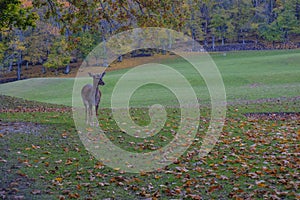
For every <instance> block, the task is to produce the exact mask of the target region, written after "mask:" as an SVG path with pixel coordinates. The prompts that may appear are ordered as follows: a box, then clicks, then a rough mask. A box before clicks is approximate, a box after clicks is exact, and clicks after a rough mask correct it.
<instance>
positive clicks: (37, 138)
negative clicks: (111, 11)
mask: <svg viewBox="0 0 300 200" xmlns="http://www.w3.org/2000/svg"><path fill="white" fill-rule="evenodd" d="M212 57H213V59H214V61H215V62H216V64H217V66H218V67H219V70H220V72H221V74H222V76H223V79H224V84H225V88H226V93H227V97H228V99H227V100H228V107H227V117H226V121H225V125H224V127H223V131H222V133H221V136H220V138H219V140H218V142H217V144H216V145H215V147H214V148H213V150H212V151H211V152H210V153H209V154H208V155H207V156H205V157H203V158H199V156H198V154H199V149H200V148H201V144H202V140H203V138H204V137H205V134H206V131H207V130H208V125H209V122H210V109H209V107H208V106H206V103H207V102H209V94H208V92H207V89H206V87H205V84H204V82H203V80H201V79H200V80H199V79H198V78H197V77H198V76H197V75H195V74H194V71H193V70H192V69H191V68H189V67H188V66H187V64H186V63H184V62H183V61H182V60H180V59H179V60H172V61H165V60H164V61H162V62H161V63H164V64H168V65H171V66H172V67H174V68H175V69H177V70H178V71H180V72H181V73H182V74H184V75H185V77H187V79H188V80H189V82H190V84H191V85H192V86H193V88H194V90H195V91H196V93H197V95H199V96H198V98H200V100H201V101H202V102H204V105H202V104H201V118H200V122H199V125H200V126H199V129H198V130H197V133H196V138H195V140H194V142H193V143H192V145H191V146H190V147H189V148H188V150H187V151H185V152H184V153H183V154H182V155H181V156H179V157H178V159H177V160H176V161H174V162H173V163H172V164H171V165H169V166H167V167H164V168H161V169H159V170H156V171H153V172H144V171H141V172H140V173H137V174H134V173H126V172H124V171H122V170H120V169H118V168H110V167H108V166H105V165H104V164H103V162H100V161H99V160H97V159H95V158H94V157H93V156H92V155H91V154H90V153H89V152H88V151H87V150H86V149H85V147H84V146H83V144H82V142H81V140H80V138H79V135H78V132H77V130H76V127H75V125H74V121H73V119H72V112H71V108H70V107H68V105H71V102H72V87H73V82H74V80H73V79H30V80H25V81H19V82H15V83H9V84H3V85H0V93H1V95H0V101H1V104H0V111H1V112H0V149H1V151H0V168H1V171H0V173H1V176H0V177H1V178H0V198H2V199H299V198H300V193H299V177H300V174H299V167H300V166H299V152H300V151H299V150H300V142H299V141H300V127H299V122H300V97H299V96H300V95H299V94H300V81H299V80H300V79H299V78H300V65H299V63H300V50H293V51H266V52H232V53H227V55H226V56H223V54H213V55H212ZM127 70H128V69H123V70H119V71H112V72H109V73H107V75H106V77H105V82H106V85H105V86H104V87H103V102H102V103H101V110H100V115H99V118H98V120H99V123H100V126H101V128H102V129H103V130H104V131H105V134H106V136H107V138H109V139H110V140H111V141H112V142H113V143H114V144H115V145H116V146H118V147H120V148H122V149H124V150H127V151H130V152H138V153H142V152H151V151H155V150H158V149H160V148H161V147H163V146H165V145H167V144H168V143H169V142H170V141H171V140H172V139H174V137H175V134H176V131H177V130H178V128H179V124H180V110H179V108H178V107H176V105H177V103H176V101H175V97H174V95H172V94H171V93H170V92H169V91H167V90H166V89H165V88H163V87H161V86H158V85H155V84H151V85H146V86H144V87H143V88H139V89H138V90H137V91H136V93H134V95H133V96H132V102H130V104H131V106H132V108H131V109H130V114H131V117H132V119H133V120H134V121H135V122H136V123H137V124H138V125H145V124H148V123H149V116H148V115H147V113H148V109H147V107H145V105H151V104H152V103H157V102H158V103H161V104H163V105H173V106H170V107H168V108H167V109H166V111H167V120H166V122H165V124H164V126H163V128H162V129H161V131H160V132H159V133H158V134H156V135H154V136H151V137H148V138H143V139H142V138H135V137H132V136H129V135H128V134H125V133H124V132H123V131H122V130H120V128H119V127H118V126H117V124H116V122H115V120H114V118H113V117H112V112H111V109H110V108H109V103H110V99H109V98H110V96H109V94H111V92H112V90H113V88H114V85H115V83H116V82H117V80H118V79H119V78H120V77H121V76H122V74H124V73H125V72H126V71H127ZM90 81H91V80H89V79H86V80H82V83H84V82H90ZM153 92H155V95H156V96H158V97H160V98H156V99H153V95H151V94H153ZM3 94H5V95H11V96H17V97H23V98H25V99H29V100H36V101H40V102H43V103H40V102H35V101H27V100H24V99H19V98H15V97H9V96H3ZM149 94H150V95H149ZM48 103H52V104H48ZM57 104H62V105H57ZM66 105H67V106H66ZM174 105H175V106H174ZM90 129H93V128H92V127H88V128H87V131H89V130H90Z"/></svg>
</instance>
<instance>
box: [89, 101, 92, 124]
mask: <svg viewBox="0 0 300 200" xmlns="http://www.w3.org/2000/svg"><path fill="white" fill-rule="evenodd" d="M92 117H93V105H92V104H89V123H90V124H91V123H92Z"/></svg>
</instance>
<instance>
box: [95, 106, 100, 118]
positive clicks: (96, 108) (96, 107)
mask: <svg viewBox="0 0 300 200" xmlns="http://www.w3.org/2000/svg"><path fill="white" fill-rule="evenodd" d="M98 108H99V105H96V106H95V110H96V116H98Z"/></svg>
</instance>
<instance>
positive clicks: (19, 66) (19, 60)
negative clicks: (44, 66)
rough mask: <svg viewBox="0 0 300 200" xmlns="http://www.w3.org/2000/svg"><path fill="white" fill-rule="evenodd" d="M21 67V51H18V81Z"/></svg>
mask: <svg viewBox="0 0 300 200" xmlns="http://www.w3.org/2000/svg"><path fill="white" fill-rule="evenodd" d="M21 67H22V52H19V59H18V69H17V79H18V81H19V80H21Z"/></svg>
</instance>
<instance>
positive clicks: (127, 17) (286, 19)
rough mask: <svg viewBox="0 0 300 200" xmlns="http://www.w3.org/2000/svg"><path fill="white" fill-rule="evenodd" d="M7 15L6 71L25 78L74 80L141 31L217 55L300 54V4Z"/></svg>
mask: <svg viewBox="0 0 300 200" xmlns="http://www.w3.org/2000/svg"><path fill="white" fill-rule="evenodd" d="M0 7H1V14H0V19H1V20H0V21H1V23H0V30H1V32H0V70H1V71H11V70H12V68H13V66H16V65H17V66H18V68H19V70H18V78H20V77H19V76H20V69H21V65H22V64H23V65H25V67H28V65H35V64H42V65H43V66H44V69H43V70H44V72H46V69H47V68H53V69H58V67H63V66H66V70H65V73H68V71H69V68H68V66H69V63H70V62H71V60H72V59H73V60H76V59H84V58H85V56H87V54H88V53H89V52H91V50H92V49H93V48H94V47H95V46H96V45H97V44H99V43H100V42H103V41H106V40H107V38H109V37H110V36H111V35H113V34H116V33H118V32H121V31H124V30H128V29H132V28H137V27H164V28H170V29H174V30H177V31H181V32H183V33H185V34H187V35H189V36H191V37H192V38H193V39H195V40H196V41H199V42H200V44H202V45H203V46H204V47H205V48H206V49H207V50H210V51H214V50H231V49H232V48H234V47H235V46H236V45H238V47H237V49H238V48H241V49H243V45H244V46H245V47H246V46H247V45H248V46H249V44H251V45H250V47H249V48H250V49H251V48H253V49H255V48H257V49H264V48H278V47H279V48H296V47H299V40H298V37H299V36H300V0H184V1H180V0H127V1H125V0H119V1H116V0H81V1H78V0H68V1H67V0H64V1H63V0H32V1H29V0H23V1H22V2H20V1H19V0H0ZM222 47H224V48H222ZM225 47H226V48H225ZM191 50H194V51H196V50H197V49H191ZM104 57H105V55H103V53H102V54H101V55H99V58H100V59H101V58H104ZM119 61H121V59H120V60H119Z"/></svg>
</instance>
